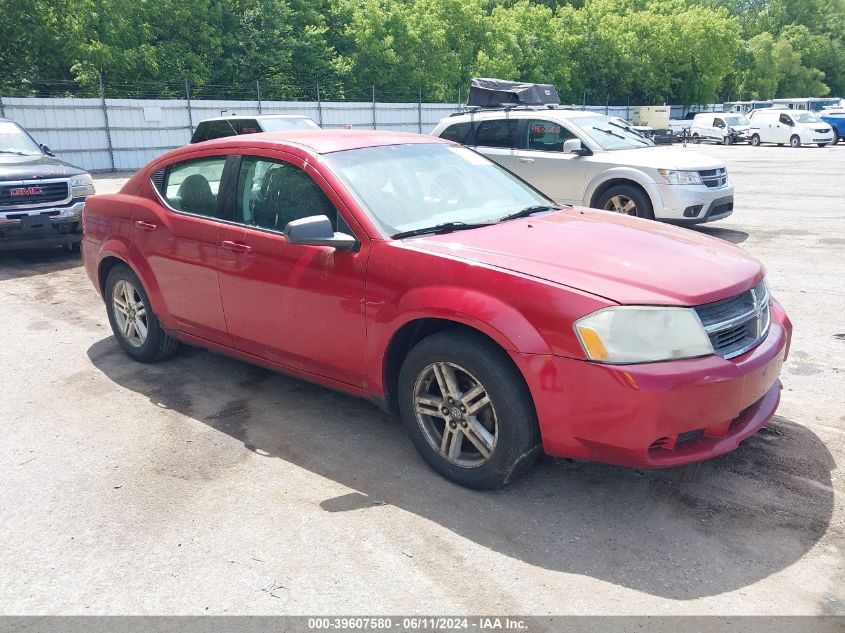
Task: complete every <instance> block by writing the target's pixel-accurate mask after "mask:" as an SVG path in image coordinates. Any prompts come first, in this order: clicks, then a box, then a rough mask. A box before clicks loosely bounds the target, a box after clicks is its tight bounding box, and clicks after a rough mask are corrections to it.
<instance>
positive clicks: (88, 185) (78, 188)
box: [70, 174, 96, 198]
mask: <svg viewBox="0 0 845 633" xmlns="http://www.w3.org/2000/svg"><path fill="white" fill-rule="evenodd" d="M70 190H71V194H72V195H71V197H72V198H87V197H88V196H93V195H94V194H95V193H96V192H95V191H94V179H93V178H91V175H90V174H81V175H79V176H74V177H73V178H71V179H70Z"/></svg>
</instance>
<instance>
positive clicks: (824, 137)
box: [798, 130, 833, 145]
mask: <svg viewBox="0 0 845 633" xmlns="http://www.w3.org/2000/svg"><path fill="white" fill-rule="evenodd" d="M798 137H799V138H800V139H801V143H803V144H805V145H813V144H817V143H833V130H828V131H827V132H826V133H822V132H816V131H815V130H801V132H800V134H799V135H798Z"/></svg>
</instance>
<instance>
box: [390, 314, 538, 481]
mask: <svg viewBox="0 0 845 633" xmlns="http://www.w3.org/2000/svg"><path fill="white" fill-rule="evenodd" d="M397 397H398V401H399V411H400V413H401V416H402V422H403V423H404V425H405V427H406V429H407V430H408V434H409V435H410V436H411V441H412V442H413V443H414V446H415V447H416V449H417V451H419V453H420V455H421V456H422V458H423V459H424V460H425V461H426V462H427V463H428V465H429V466H431V468H432V469H434V471H436V472H437V473H438V474H440V475H442V476H443V477H445V478H446V479H449V480H450V481H453V482H455V483H457V484H460V485H461V486H466V487H468V488H477V489H492V488H500V487H502V486H504V485H506V484H508V483H510V481H512V480H513V478H514V477H516V476H518V475H519V474H521V473H522V472H524V471H525V470H527V469H528V467H529V466H531V464H532V463H533V462H534V460H535V459H536V457H537V456H538V455H539V454H540V452H541V450H542V449H541V444H540V430H539V427H538V425H537V414H536V412H535V410H534V403H533V401H532V399H531V395H530V393H529V391H528V387H527V386H526V385H525V382H524V380H523V378H522V376H521V375H520V373H519V371H518V370H517V369H516V367H514V365H513V363H512V362H511V360H510V358H508V356H507V354H506V353H505V352H504V351H502V350H501V349H500V348H498V347H497V346H496V345H495V344H493V343H492V342H490V341H489V340H487V339H486V338H484V337H482V336H480V335H475V334H469V333H465V332H461V331H455V330H452V331H449V330H447V331H444V332H438V333H436V334H433V335H431V336H429V337H427V338H424V339H423V340H422V341H420V342H419V343H417V344H416V345H415V346H414V348H413V349H411V351H410V352H409V353H408V356H407V357H406V358H405V361H404V362H403V363H402V369H401V370H400V372H399V392H398V394H397Z"/></svg>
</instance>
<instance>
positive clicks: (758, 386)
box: [512, 303, 792, 468]
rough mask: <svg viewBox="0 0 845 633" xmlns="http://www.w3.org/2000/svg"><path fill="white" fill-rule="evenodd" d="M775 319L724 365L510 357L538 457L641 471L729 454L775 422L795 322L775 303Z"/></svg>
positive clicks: (718, 361)
mask: <svg viewBox="0 0 845 633" xmlns="http://www.w3.org/2000/svg"><path fill="white" fill-rule="evenodd" d="M771 315H772V323H771V328H770V330H769V334H768V335H767V336H766V338H765V339H764V340H763V341H762V342H761V343H760V344H759V345H757V347H755V348H754V349H752V350H750V351H749V352H747V353H746V354H744V355H742V356H738V357H736V358H733V359H730V360H725V359H723V358H721V357H719V356H708V357H705V358H697V359H689V360H680V361H671V362H663V363H648V364H639V365H624V366H611V365H601V364H598V363H591V362H586V361H580V360H574V359H569V358H561V357H556V356H544V355H521V354H513V355H512V357H513V358H514V361H515V362H516V363H517V365H519V366H520V369H522V371H523V375H524V376H525V377H526V380H527V382H528V386H529V389H530V390H531V393H532V395H533V397H534V402H535V406H536V409H537V415H538V419H539V423H540V431H541V434H542V438H543V448H544V450H545V451H546V453H548V454H550V455H556V456H562V457H574V458H579V459H588V460H593V461H600V462H607V463H612V464H619V465H623V466H634V467H638V468H660V467H666V466H677V465H681V464H687V463H690V462H696V461H700V460H703V459H709V458H711V457H715V456H717V455H721V454H723V453H727V452H729V451H732V450H734V449H735V448H736V447H737V446H738V445H739V443H740V442H741V441H742V440H744V439H746V438H747V437H749V436H750V435H752V434H754V433H755V432H756V431H757V430H759V429H760V428H761V427H762V426H764V425H765V424H766V422H768V421H769V420H770V419H771V417H772V416H773V415H774V413H775V410H776V409H777V406H778V402H779V400H780V389H781V385H780V381H779V379H778V376H779V374H780V369H781V366H782V364H783V362H784V360H785V359H786V355H787V353H788V351H789V342H790V338H791V334H792V324H791V323H790V321H789V318H788V317H787V316H786V314H785V313H784V312H783V309H782V308H781V307H780V306H779V305H778V304H777V303H773V305H772V310H771Z"/></svg>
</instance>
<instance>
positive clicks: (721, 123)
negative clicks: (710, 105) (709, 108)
mask: <svg viewBox="0 0 845 633" xmlns="http://www.w3.org/2000/svg"><path fill="white" fill-rule="evenodd" d="M713 127H725V122H724V121H722V119H713Z"/></svg>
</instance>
